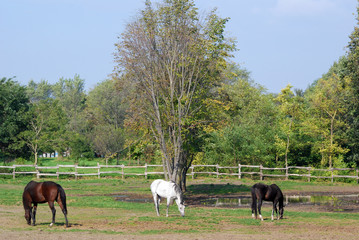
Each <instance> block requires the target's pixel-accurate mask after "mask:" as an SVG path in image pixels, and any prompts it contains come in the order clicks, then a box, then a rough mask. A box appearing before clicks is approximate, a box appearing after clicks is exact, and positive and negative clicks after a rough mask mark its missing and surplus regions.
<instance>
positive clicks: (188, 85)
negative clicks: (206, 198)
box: [116, 0, 234, 187]
mask: <svg viewBox="0 0 359 240" xmlns="http://www.w3.org/2000/svg"><path fill="white" fill-rule="evenodd" d="M199 19H200V16H199V14H198V13H197V9H196V8H195V6H194V2H193V1H190V0H164V1H163V3H162V4H159V5H158V8H153V7H152V5H151V3H150V1H146V8H145V9H144V10H143V11H142V12H141V15H140V16H139V18H137V19H136V20H135V21H133V22H131V23H130V24H128V25H127V27H126V30H125V32H124V33H123V34H122V36H121V39H120V42H119V43H118V44H117V45H116V46H117V53H116V60H117V62H118V70H119V71H120V70H122V71H123V72H124V73H125V74H126V77H125V78H126V79H127V80H128V81H132V82H133V83H134V87H135V89H136V94H137V95H136V96H135V97H137V98H138V101H137V102H136V111H138V112H140V113H141V114H142V116H141V117H142V118H144V119H145V122H146V123H147V125H148V127H149V129H151V132H152V134H153V136H154V138H155V139H156V141H157V142H158V144H159V146H160V149H161V152H162V157H163V165H164V170H165V172H166V176H167V175H168V177H169V178H170V179H171V180H174V181H176V182H177V183H180V185H181V187H184V182H185V171H186V169H187V166H188V162H187V158H188V154H189V152H188V151H189V150H188V149H186V148H185V147H184V146H186V142H187V141H188V138H186V134H187V133H189V131H188V130H189V127H190V126H191V125H192V123H191V121H192V119H196V118H193V116H194V115H195V114H196V113H197V112H198V109H200V107H201V105H202V100H203V99H204V98H205V96H206V94H207V93H208V91H209V90H210V89H211V86H212V85H213V84H214V83H215V82H217V81H218V72H219V71H220V70H221V68H222V67H223V66H225V64H226V61H225V58H226V57H228V56H229V52H230V51H232V50H233V49H234V46H233V44H232V43H230V42H228V41H227V40H226V38H225V37H224V34H223V32H224V26H225V23H226V22H227V19H221V18H220V17H218V16H217V15H216V14H215V12H211V13H210V14H209V15H208V16H207V17H206V18H205V19H204V21H203V22H202V21H200V20H199ZM187 146H188V145H187Z"/></svg>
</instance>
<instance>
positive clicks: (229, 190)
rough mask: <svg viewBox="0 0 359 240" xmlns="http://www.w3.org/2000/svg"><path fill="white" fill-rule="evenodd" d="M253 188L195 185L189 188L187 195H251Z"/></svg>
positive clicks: (231, 185)
mask: <svg viewBox="0 0 359 240" xmlns="http://www.w3.org/2000/svg"><path fill="white" fill-rule="evenodd" d="M250 191H251V188H250V187H249V186H246V185H235V184H229V183H227V184H195V185H189V186H188V187H187V192H186V194H188V195H195V194H206V195H228V194H240V193H250Z"/></svg>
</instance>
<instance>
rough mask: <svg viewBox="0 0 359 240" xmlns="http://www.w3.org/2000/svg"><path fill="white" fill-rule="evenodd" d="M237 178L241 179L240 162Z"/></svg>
mask: <svg viewBox="0 0 359 240" xmlns="http://www.w3.org/2000/svg"><path fill="white" fill-rule="evenodd" d="M238 179H241V164H238Z"/></svg>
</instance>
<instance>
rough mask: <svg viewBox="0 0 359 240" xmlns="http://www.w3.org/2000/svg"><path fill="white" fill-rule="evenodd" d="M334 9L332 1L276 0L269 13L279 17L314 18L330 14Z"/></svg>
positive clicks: (334, 5)
mask: <svg viewBox="0 0 359 240" xmlns="http://www.w3.org/2000/svg"><path fill="white" fill-rule="evenodd" d="M336 8H337V6H336V4H335V1H333V0H277V3H276V5H275V7H274V8H272V9H271V11H272V12H273V13H274V14H275V15H279V16H283V15H284V16H287V15H290V16H314V15H322V14H328V13H331V12H333V11H334V10H335V9H336Z"/></svg>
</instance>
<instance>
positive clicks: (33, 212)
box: [32, 203, 37, 226]
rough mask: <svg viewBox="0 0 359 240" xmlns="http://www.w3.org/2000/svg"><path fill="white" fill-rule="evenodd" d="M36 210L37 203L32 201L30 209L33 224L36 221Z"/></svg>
mask: <svg viewBox="0 0 359 240" xmlns="http://www.w3.org/2000/svg"><path fill="white" fill-rule="evenodd" d="M36 210H37V203H34V210H33V211H32V215H33V217H34V218H33V219H32V221H33V225H34V226H35V222H36Z"/></svg>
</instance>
